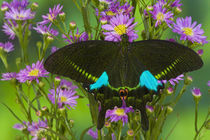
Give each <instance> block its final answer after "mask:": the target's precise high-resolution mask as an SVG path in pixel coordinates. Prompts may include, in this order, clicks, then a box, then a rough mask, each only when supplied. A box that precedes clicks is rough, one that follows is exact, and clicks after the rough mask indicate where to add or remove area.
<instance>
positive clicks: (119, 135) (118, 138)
mask: <svg viewBox="0 0 210 140" xmlns="http://www.w3.org/2000/svg"><path fill="white" fill-rule="evenodd" d="M119 124H120V126H119V130H118V136H117V140H120V138H121V131H122V125H123V124H122V121H120V122H119Z"/></svg>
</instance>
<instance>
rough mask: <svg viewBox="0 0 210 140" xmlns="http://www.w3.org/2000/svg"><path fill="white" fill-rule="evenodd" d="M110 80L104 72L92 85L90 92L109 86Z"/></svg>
mask: <svg viewBox="0 0 210 140" xmlns="http://www.w3.org/2000/svg"><path fill="white" fill-rule="evenodd" d="M108 80H109V78H108V75H107V73H106V72H105V71H104V72H103V73H102V74H101V76H100V77H99V78H98V80H97V81H96V82H95V83H94V84H91V85H90V90H93V89H99V88H101V87H102V86H107V85H108V84H109V81H108Z"/></svg>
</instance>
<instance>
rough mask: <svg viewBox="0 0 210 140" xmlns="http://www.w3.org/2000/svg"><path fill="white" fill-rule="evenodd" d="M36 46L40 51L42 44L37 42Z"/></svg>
mask: <svg viewBox="0 0 210 140" xmlns="http://www.w3.org/2000/svg"><path fill="white" fill-rule="evenodd" d="M36 46H37V48H38V49H40V48H41V47H42V42H41V41H37V42H36Z"/></svg>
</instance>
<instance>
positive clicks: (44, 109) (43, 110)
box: [41, 106, 49, 114]
mask: <svg viewBox="0 0 210 140" xmlns="http://www.w3.org/2000/svg"><path fill="white" fill-rule="evenodd" d="M41 110H42V114H45V113H47V112H49V109H48V107H46V106H43V107H42V109H41Z"/></svg>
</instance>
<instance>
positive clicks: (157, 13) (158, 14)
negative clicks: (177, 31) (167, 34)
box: [150, 4, 173, 27]
mask: <svg viewBox="0 0 210 140" xmlns="http://www.w3.org/2000/svg"><path fill="white" fill-rule="evenodd" d="M150 13H151V14H152V18H153V19H154V20H156V23H155V27H157V26H158V25H159V24H161V23H162V22H166V23H167V24H168V26H169V27H170V24H171V23H173V21H172V20H171V19H172V18H173V13H171V12H170V11H169V12H167V9H166V8H163V7H162V6H161V5H158V4H157V5H155V6H154V9H153V11H150Z"/></svg>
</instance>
